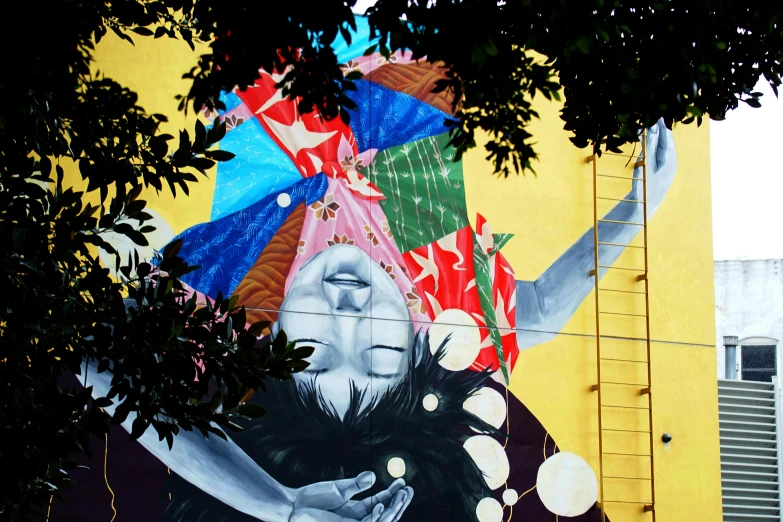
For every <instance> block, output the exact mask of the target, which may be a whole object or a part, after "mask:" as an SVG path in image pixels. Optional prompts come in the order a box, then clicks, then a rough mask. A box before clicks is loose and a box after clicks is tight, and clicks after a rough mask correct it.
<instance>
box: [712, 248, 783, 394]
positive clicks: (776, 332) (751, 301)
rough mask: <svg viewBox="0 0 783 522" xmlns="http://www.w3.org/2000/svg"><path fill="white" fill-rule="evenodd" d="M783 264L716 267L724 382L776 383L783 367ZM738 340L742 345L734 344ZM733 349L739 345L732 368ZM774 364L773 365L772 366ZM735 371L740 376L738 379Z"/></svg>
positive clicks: (720, 263) (720, 363)
mask: <svg viewBox="0 0 783 522" xmlns="http://www.w3.org/2000/svg"><path fill="white" fill-rule="evenodd" d="M782 268H783V260H780V259H762V260H752V261H716V262H715V322H716V330H717V339H716V341H715V345H716V347H717V350H718V357H717V360H718V378H719V379H726V378H729V379H731V378H738V379H742V380H764V381H766V382H769V381H770V378H769V377H770V376H771V375H777V371H778V369H779V368H780V367H781V353H780V350H778V349H777V346H778V344H779V341H780V339H783V270H781V269H782ZM734 338H736V339H734ZM727 343H729V345H728V346H729V348H728V352H729V362H731V360H732V357H731V351H732V345H731V343H736V344H735V345H734V346H737V348H736V357H735V359H734V364H733V365H732V364H729V365H728V366H727V364H726V354H727ZM770 363H772V364H770ZM732 369H733V371H734V372H735V376H734V375H732Z"/></svg>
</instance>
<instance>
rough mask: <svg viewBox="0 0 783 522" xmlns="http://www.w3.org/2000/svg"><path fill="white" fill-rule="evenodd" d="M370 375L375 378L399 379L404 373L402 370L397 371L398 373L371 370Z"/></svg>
mask: <svg viewBox="0 0 783 522" xmlns="http://www.w3.org/2000/svg"><path fill="white" fill-rule="evenodd" d="M368 375H369V376H370V377H372V378H373V379H399V378H401V377H402V376H403V375H404V374H403V373H402V372H397V373H374V372H371V373H369V374H368Z"/></svg>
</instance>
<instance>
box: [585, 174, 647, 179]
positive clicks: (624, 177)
mask: <svg viewBox="0 0 783 522" xmlns="http://www.w3.org/2000/svg"><path fill="white" fill-rule="evenodd" d="M596 176H598V177H599V178H615V179H627V180H638V181H644V178H634V177H633V176H611V175H609V174H596Z"/></svg>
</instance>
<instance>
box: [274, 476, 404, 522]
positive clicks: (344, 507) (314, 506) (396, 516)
mask: <svg viewBox="0 0 783 522" xmlns="http://www.w3.org/2000/svg"><path fill="white" fill-rule="evenodd" d="M374 482H375V474H374V473H371V472H369V471H367V472H364V473H362V474H360V475H359V476H358V477H356V478H355V479H343V480H335V481H331V482H319V483H317V484H311V485H309V486H305V487H302V488H299V489H298V490H296V496H295V499H294V506H293V510H292V512H291V517H290V518H289V522H398V521H399V520H400V518H401V517H402V513H403V512H404V511H405V509H406V508H407V507H408V505H409V504H410V502H411V499H412V498H413V489H411V488H410V487H405V481H404V480H402V479H398V480H396V481H394V482H393V483H392V484H391V486H389V488H388V489H386V490H384V491H381V492H380V493H378V494H377V495H374V496H372V497H369V498H366V499H364V500H351V497H353V496H354V495H357V494H359V493H361V492H362V491H366V490H368V489H370V488H371V487H372V485H373V483H374Z"/></svg>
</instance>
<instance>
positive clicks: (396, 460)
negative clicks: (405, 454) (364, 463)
mask: <svg viewBox="0 0 783 522" xmlns="http://www.w3.org/2000/svg"><path fill="white" fill-rule="evenodd" d="M386 471H388V472H389V475H391V476H392V477H394V478H400V477H402V476H403V475H405V461H404V460H402V459H401V458H400V457H392V458H390V459H389V462H387V463H386Z"/></svg>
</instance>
